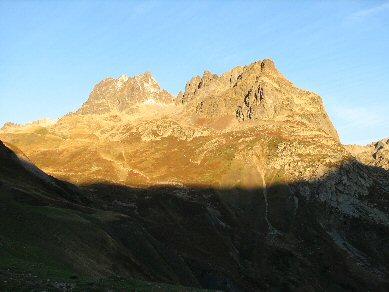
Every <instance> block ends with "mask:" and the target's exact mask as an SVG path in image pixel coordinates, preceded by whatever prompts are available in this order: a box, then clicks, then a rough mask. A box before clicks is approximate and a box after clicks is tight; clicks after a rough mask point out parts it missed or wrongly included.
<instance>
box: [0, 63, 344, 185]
mask: <svg viewBox="0 0 389 292" xmlns="http://www.w3.org/2000/svg"><path fill="white" fill-rule="evenodd" d="M10 128H11V129H12V127H9V126H8V127H7V129H4V130H3V131H2V132H1V133H0V137H2V138H4V139H5V140H8V141H9V142H10V143H14V144H16V145H17V146H18V147H20V148H21V149H22V150H23V151H25V152H26V154H27V155H28V156H29V157H30V159H31V160H32V161H34V162H35V163H36V164H37V165H38V166H40V167H41V168H42V169H44V170H45V171H47V172H48V173H50V174H53V175H56V176H59V177H61V178H63V179H66V180H69V181H71V182H74V183H90V182H93V181H101V180H104V181H111V182H114V183H121V184H126V185H134V186H135V185H155V184H185V185H189V184H191V185H211V186H218V187H225V186H233V185H240V186H243V187H245V186H255V185H261V184H262V182H261V181H260V180H259V181H258V175H257V173H258V169H261V171H262V172H266V174H267V175H268V176H269V177H272V175H271V174H272V173H280V174H281V173H282V175H279V177H282V178H283V179H284V180H287V181H293V180H297V179H303V178H310V177H316V176H318V175H322V174H324V173H325V172H326V171H328V170H329V169H330V168H331V167H333V166H335V165H337V164H339V163H341V162H342V161H343V160H344V159H348V156H349V154H348V153H347V152H346V151H345V150H344V148H343V147H342V146H341V145H340V143H339V139H338V136H337V133H336V130H335V129H334V127H333V125H332V123H331V121H330V120H329V118H328V115H327V113H326V112H325V110H324V106H323V104H322V101H321V98H320V97H319V96H318V95H316V94H314V93H311V92H308V91H305V90H301V89H299V88H297V87H296V86H294V85H293V84H292V83H291V82H290V81H288V80H287V79H286V78H285V77H284V76H283V75H282V74H281V73H280V72H279V71H278V70H277V69H276V67H275V65H274V63H273V61H271V60H263V61H258V62H255V63H252V64H250V65H247V66H244V67H237V68H234V69H232V70H230V71H228V72H226V73H224V74H222V75H220V76H218V75H216V74H212V73H210V72H205V73H204V75H203V76H202V77H199V76H197V77H194V78H193V79H192V80H191V81H189V82H188V83H187V85H186V88H185V92H184V93H180V94H179V95H178V96H177V97H173V96H172V95H171V94H169V93H168V92H167V91H165V90H163V89H162V88H161V87H160V86H159V84H158V83H157V82H156V80H155V79H154V78H153V77H152V75H151V74H150V73H144V74H142V75H139V76H135V77H128V76H125V75H123V76H121V77H119V78H117V79H114V78H107V79H105V80H103V81H101V82H100V83H99V84H97V85H96V86H95V87H94V89H93V91H92V92H91V94H90V96H89V98H88V100H87V101H86V102H85V103H84V104H83V105H82V107H81V108H80V109H79V110H77V111H75V112H74V113H71V114H68V115H66V116H65V117H63V118H61V119H60V120H59V121H58V122H57V123H56V124H54V125H49V126H45V127H44V130H42V129H40V130H37V129H33V130H31V129H30V128H25V131H23V130H19V132H20V133H19V134H14V133H12V131H11V130H10ZM21 128H22V129H23V126H21ZM23 133H24V134H23ZM249 174H250V175H249ZM249 177H253V178H249Z"/></svg>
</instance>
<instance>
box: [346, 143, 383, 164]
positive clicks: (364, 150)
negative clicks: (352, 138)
mask: <svg viewBox="0 0 389 292" xmlns="http://www.w3.org/2000/svg"><path fill="white" fill-rule="evenodd" d="M346 149H347V150H348V151H349V152H350V153H351V154H352V155H353V156H354V157H355V158H356V159H358V160H359V161H361V162H362V163H365V164H368V165H371V166H377V167H382V168H384V169H386V170H389V138H386V139H382V140H379V141H377V142H373V143H371V144H368V145H365V146H361V145H346Z"/></svg>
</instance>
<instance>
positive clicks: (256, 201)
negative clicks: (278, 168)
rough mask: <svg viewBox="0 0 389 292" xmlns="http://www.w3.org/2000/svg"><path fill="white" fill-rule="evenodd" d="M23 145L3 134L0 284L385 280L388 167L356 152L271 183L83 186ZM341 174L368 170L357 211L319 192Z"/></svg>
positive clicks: (247, 285)
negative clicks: (322, 171)
mask: <svg viewBox="0 0 389 292" xmlns="http://www.w3.org/2000/svg"><path fill="white" fill-rule="evenodd" d="M19 157H20V156H19ZM19 157H18V156H16V155H15V154H14V153H13V152H12V151H11V150H9V149H8V148H7V147H5V146H4V145H3V144H0V202H1V204H0V208H1V212H0V218H1V223H2V224H1V226H0V243H1V250H0V254H1V257H0V258H1V260H0V279H1V282H0V287H2V288H3V289H4V288H21V287H24V288H26V289H27V290H30V289H38V290H39V289H58V290H61V289H62V290H64V289H65V290H66V289H70V288H73V289H76V290H77V289H80V290H84V289H86V290H88V289H93V288H101V289H103V290H104V289H108V288H113V289H119V288H126V289H132V288H134V287H137V288H138V289H146V290H148V289H151V287H152V288H158V287H160V288H161V289H164V290H173V289H178V290H183V289H184V288H182V287H181V288H179V287H177V286H175V287H173V286H166V285H165V284H151V283H149V282H161V283H170V284H175V285H185V286H191V287H198V288H201V287H203V288H210V289H221V290H230V291H240V290H242V291H244V290H246V291H253V290H280V291H286V290H290V291H301V290H305V291H368V290H372V291H380V290H381V291H385V290H386V289H388V287H389V286H388V268H389V267H388V260H389V259H388V257H389V254H388V250H389V249H388V241H387V238H388V234H389V229H388V222H387V221H386V220H387V218H386V215H385V214H387V212H388V199H387V198H388V190H389V188H388V187H389V186H388V185H389V179H388V177H389V174H388V173H387V172H386V171H385V170H383V169H378V168H373V167H368V166H365V165H362V164H359V163H357V162H350V163H349V164H347V165H343V166H342V167H341V168H339V169H338V170H336V171H335V172H334V173H331V174H329V175H328V176H326V177H323V178H322V179H320V180H315V181H301V182H298V183H294V184H290V185H284V184H274V185H272V186H268V187H267V188H266V189H261V188H253V189H248V188H246V189H239V188H230V189H229V188H226V189H215V188H203V187H196V186H191V187H172V186H159V187H154V188H148V189H140V188H135V189H134V188H130V187H126V186H119V185H110V184H96V185H88V186H84V187H81V188H79V187H75V186H73V185H70V184H68V183H64V182H61V181H59V180H57V179H55V178H53V177H50V176H47V175H45V174H44V173H42V172H41V171H40V170H38V169H37V168H35V167H34V166H33V165H31V164H28V162H26V161H23V160H22V159H21V158H19ZM344 174H348V175H351V176H356V177H358V179H359V180H360V179H363V177H364V176H365V177H369V178H370V179H372V180H373V183H372V184H371V187H370V190H369V193H368V195H367V196H364V197H358V196H357V195H355V196H351V198H352V200H355V201H357V202H358V204H359V210H358V212H359V215H358V216H357V217H356V216H354V215H352V214H346V213H345V212H340V211H339V209H338V208H336V207H332V206H331V205H330V204H328V203H327V202H325V201H322V200H320V199H319V197H318V195H319V194H320V192H323V191H324V190H325V189H326V188H327V187H328V186H329V185H333V186H334V187H335V188H338V194H339V198H338V199H339V202H340V201H341V200H342V199H341V198H340V197H341V196H342V187H344V185H343V183H342V182H341V181H337V178H340V177H342V176H343V175H344ZM296 197H297V200H296V199H294V198H296ZM354 205H355V202H354ZM350 206H351V204H350ZM350 211H351V210H350ZM134 279H138V280H134ZM185 289H189V288H185Z"/></svg>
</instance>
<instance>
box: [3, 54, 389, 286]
mask: <svg viewBox="0 0 389 292" xmlns="http://www.w3.org/2000/svg"><path fill="white" fill-rule="evenodd" d="M0 138H1V139H2V140H4V141H6V142H7V143H8V144H9V145H15V147H17V148H18V149H20V151H22V152H23V153H24V154H25V156H26V157H28V159H29V160H30V161H31V162H32V163H34V164H36V166H37V167H39V168H40V169H42V170H43V171H45V172H47V173H48V174H50V175H52V176H54V177H56V178H59V179H62V180H64V181H67V182H69V183H72V184H75V185H77V187H76V188H77V189H78V190H79V191H80V192H81V193H82V194H84V195H83V196H84V197H85V198H87V200H88V201H87V202H79V203H78V204H81V205H82V206H84V207H88V208H93V209H94V210H97V211H96V212H103V213H104V214H106V213H105V212H109V214H117V215H115V216H114V217H115V218H116V219H108V218H111V217H110V216H108V215H104V216H103V215H102V217H104V218H107V220H108V221H109V222H107V221H104V224H103V225H104V226H105V228H104V230H105V232H107V233H108V234H109V235H110V236H111V238H112V239H113V240H114V241H115V242H116V241H117V242H120V244H119V245H120V246H121V247H123V248H124V250H125V253H126V255H128V257H129V258H130V259H132V262H133V263H134V265H131V268H130V267H123V269H122V266H121V265H122V264H123V262H122V261H120V260H119V259H118V258H117V257H116V255H115V256H113V258H110V260H112V261H113V262H114V263H115V266H116V265H119V267H120V268H118V269H115V272H113V273H114V274H115V275H120V276H122V277H128V276H133V277H136V278H140V279H143V280H147V281H159V282H165V283H172V284H181V285H185V286H193V287H202V288H211V289H222V290H229V291H254V290H271V289H273V290H274V289H275V290H277V289H278V290H292V291H301V290H314V291H348V290H356V291H366V290H380V289H381V290H382V291H384V290H385V289H387V288H388V285H389V284H388V280H387V279H388V269H389V266H388V262H389V258H388V257H389V254H388V253H387V250H388V248H387V247H388V246H387V241H386V240H385V238H387V237H388V235H389V218H388V208H389V201H388V194H389V173H388V170H387V169H385V167H382V166H384V164H382V163H381V162H379V163H378V162H377V163H375V162H374V163H373V162H372V163H371V162H369V161H365V160H363V159H362V158H360V157H359V156H358V157H357V155H356V154H355V152H353V151H352V150H351V148H350V147H349V146H344V145H342V144H341V143H340V141H339V138H338V135H337V132H336V130H335V128H334V127H333V125H332V123H331V121H330V119H329V117H328V115H327V113H326V111H325V108H324V105H323V102H322V100H321V98H320V97H319V96H318V95H316V94H314V93H312V92H309V91H306V90H302V89H299V88H298V87H296V86H295V85H294V84H293V83H291V82H290V81H288V80H287V79H286V78H285V77H284V76H283V75H282V74H281V73H280V72H279V71H278V70H277V68H276V67H275V65H274V62H273V61H271V60H263V61H258V62H254V63H252V64H250V65H247V66H242V67H237V68H234V69H232V70H231V71H228V72H226V73H224V74H221V75H216V74H212V73H210V72H205V73H204V74H203V76H196V77H194V78H192V79H191V80H190V81H189V82H188V83H187V85H186V87H185V91H184V92H181V93H179V94H178V96H177V97H173V96H172V95H170V94H169V93H168V92H166V91H164V90H163V89H161V87H160V86H159V85H158V84H157V82H156V81H155V79H154V78H153V77H152V75H151V74H150V73H145V74H142V75H139V76H136V77H132V78H129V77H126V76H122V77H120V78H118V79H115V78H108V79H106V80H104V81H102V82H100V83H99V84H98V85H96V87H95V88H94V89H93V91H92V93H91V94H90V96H89V99H88V100H87V101H86V103H84V105H83V106H82V107H81V108H80V109H79V110H76V111H75V112H73V113H70V114H68V115H66V116H64V117H62V118H60V119H59V120H58V121H57V122H56V123H54V124H38V125H35V126H34V127H31V126H20V125H19V126H13V125H7V126H6V127H3V129H2V130H1V131H0ZM374 147H375V146H374ZM382 149H384V148H382V147H380V146H378V148H377V149H376V148H375V152H374V153H378V154H379V155H378V154H377V155H376V154H374V156H376V157H381V156H380V155H386V154H385V153H386V152H385V153H384V152H383V150H382ZM372 155H373V154H372ZM379 161H381V160H379ZM116 216H118V217H116ZM122 216H124V217H122ZM11 218H12V216H11ZM99 218H101V217H99ZM118 218H120V219H118ZM122 218H126V219H122ZM99 220H100V219H99ZM130 222H131V223H130ZM92 234H93V232H92ZM86 240H87V239H86ZM104 250H105V248H104ZM108 250H109V249H108ZM119 258H121V256H119ZM114 259H117V261H118V262H117V263H116V262H115V261H116V260H114ZM126 262H127V261H126ZM135 263H136V264H135ZM110 271H111V270H110ZM77 273H79V274H82V273H84V275H88V273H86V272H85V271H84V272H83V271H82V270H81V271H78V272H77ZM89 276H90V275H89ZM97 276H98V277H106V276H107V274H99V275H97Z"/></svg>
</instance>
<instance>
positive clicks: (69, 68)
mask: <svg viewBox="0 0 389 292" xmlns="http://www.w3.org/2000/svg"><path fill="white" fill-rule="evenodd" d="M388 56H389V1H289V2H287V1H243V2H242V1H175V2H172V1H170V2H164V1H155V2H153V1H142V2H137V1H97V0H96V1H74V0H71V1H1V2H0V124H3V123H4V122H6V121H13V122H17V123H25V122H28V121H32V120H36V119H40V118H43V117H50V118H57V117H59V116H62V115H64V114H65V113H67V112H70V111H73V110H75V109H77V108H78V107H79V106H80V105H81V104H82V103H83V102H84V101H85V100H86V99H87V97H88V94H89V92H90V91H91V89H92V88H93V85H94V84H96V83H97V82H99V81H100V80H101V79H104V78H106V77H108V76H114V77H116V76H120V75H121V74H127V75H135V74H138V73H141V72H144V71H151V72H153V74H154V76H155V77H156V79H157V80H158V81H159V83H160V84H161V86H162V87H164V88H166V89H167V90H169V91H170V92H172V93H177V92H178V91H179V90H182V89H183V88H184V87H185V83H186V82H187V81H188V80H189V79H190V78H191V77H192V76H194V75H196V74H202V72H203V71H204V70H210V71H213V72H215V73H222V72H224V71H227V70H229V69H231V68H232V67H235V66H237V65H245V64H249V63H251V62H253V61H255V60H260V59H264V58H272V59H273V60H274V61H275V62H276V65H277V67H278V69H279V70H280V71H281V72H282V73H283V74H284V75H285V76H286V77H287V78H289V79H290V80H291V81H292V82H294V83H295V84H296V85H297V86H299V87H302V88H305V89H309V90H311V91H314V92H317V93H319V94H320V95H321V96H322V97H323V100H324V103H325V106H326V108H327V110H328V112H329V114H330V116H331V118H332V120H333V122H334V124H335V126H336V128H337V129H338V132H339V134H340V136H341V139H342V141H343V142H344V143H362V144H364V143H368V142H370V141H373V140H377V139H380V138H383V137H388V136H389V59H388Z"/></svg>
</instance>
